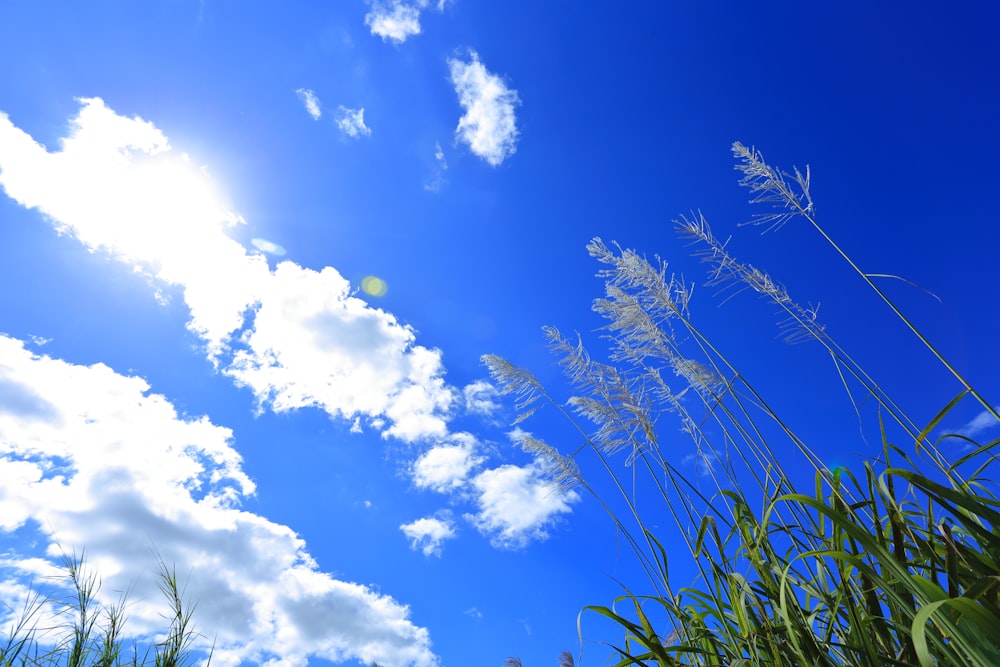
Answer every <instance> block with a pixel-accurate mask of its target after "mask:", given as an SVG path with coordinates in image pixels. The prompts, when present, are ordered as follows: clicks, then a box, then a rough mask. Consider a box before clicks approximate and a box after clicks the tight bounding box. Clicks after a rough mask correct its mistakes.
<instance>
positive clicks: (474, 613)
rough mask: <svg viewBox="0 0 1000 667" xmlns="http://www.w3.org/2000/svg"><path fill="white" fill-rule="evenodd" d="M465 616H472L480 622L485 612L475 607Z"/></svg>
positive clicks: (470, 608)
mask: <svg viewBox="0 0 1000 667" xmlns="http://www.w3.org/2000/svg"><path fill="white" fill-rule="evenodd" d="M465 615H466V616H470V617H472V618H474V619H476V620H479V619H481V618H482V617H483V612H481V611H479V610H478V609H476V608H475V607H469V608H468V609H466V610H465Z"/></svg>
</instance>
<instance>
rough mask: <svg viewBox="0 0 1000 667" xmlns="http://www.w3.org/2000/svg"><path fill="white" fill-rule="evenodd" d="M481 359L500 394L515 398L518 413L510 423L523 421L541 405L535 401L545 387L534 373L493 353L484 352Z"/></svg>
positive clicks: (543, 391) (514, 423)
mask: <svg viewBox="0 0 1000 667" xmlns="http://www.w3.org/2000/svg"><path fill="white" fill-rule="evenodd" d="M481 360H482V362H483V364H485V365H486V368H487V369H488V370H489V372H490V375H492V376H493V381H494V382H496V383H497V389H498V390H499V391H500V394H501V395H512V396H514V398H515V402H514V407H515V408H516V409H517V410H518V411H519V412H520V414H519V415H518V416H517V418H516V419H515V420H514V421H513V422H512V423H511V425H516V424H519V423H521V422H523V421H524V420H525V419H527V418H528V417H530V416H531V415H533V414H534V413H535V411H536V410H538V408H539V407H541V406H538V405H535V403H536V402H537V401H538V399H539V398H541V397H543V396H544V395H545V389H544V387H542V385H541V383H540V382H539V381H538V380H537V379H536V378H535V376H534V375H532V374H531V373H529V372H528V371H526V370H524V369H523V368H518V367H517V366H515V365H514V364H512V363H510V362H509V361H507V360H506V359H504V358H503V357H500V356H497V355H495V354H484V355H483V356H482V357H481Z"/></svg>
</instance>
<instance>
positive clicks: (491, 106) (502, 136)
mask: <svg viewBox="0 0 1000 667" xmlns="http://www.w3.org/2000/svg"><path fill="white" fill-rule="evenodd" d="M469 57H470V60H469V61H468V62H463V61H461V60H458V59H449V60H448V67H449V69H450V71H451V82H452V84H453V85H454V86H455V94H456V95H458V101H459V104H461V105H462V108H463V109H465V114H464V115H463V116H462V117H461V118H460V119H459V121H458V127H457V128H456V129H455V135H456V137H457V138H458V139H459V140H460V141H462V142H464V143H465V144H468V146H469V148H470V149H471V150H472V152H473V153H475V154H476V155H478V156H479V157H481V158H483V159H484V160H486V161H487V162H489V163H490V164H491V165H493V166H494V167H495V166H498V165H499V164H501V163H502V162H503V161H504V160H505V159H506V158H508V157H510V156H511V155H513V154H514V152H515V151H516V150H517V135H518V132H517V123H516V118H515V116H514V109H515V107H517V106H518V105H519V104H520V103H521V101H520V98H518V95H517V91H516V90H513V89H511V88H508V87H507V84H505V83H504V81H503V79H501V78H500V77H499V76H497V75H495V74H492V73H490V72H489V71H487V69H486V68H485V67H483V64H482V63H481V62H479V56H478V55H477V54H476V52H475V51H470V52H469Z"/></svg>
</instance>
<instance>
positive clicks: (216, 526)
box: [0, 336, 443, 667]
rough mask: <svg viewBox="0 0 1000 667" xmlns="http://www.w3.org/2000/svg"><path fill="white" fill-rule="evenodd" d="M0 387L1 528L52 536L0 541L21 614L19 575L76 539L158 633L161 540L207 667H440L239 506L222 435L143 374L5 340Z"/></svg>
mask: <svg viewBox="0 0 1000 667" xmlns="http://www.w3.org/2000/svg"><path fill="white" fill-rule="evenodd" d="M0 392H2V394H3V400H0V531H5V532H9V531H12V530H15V529H20V530H29V529H32V530H37V531H38V533H39V537H40V538H41V541H42V543H43V544H44V545H46V550H45V554H44V555H45V558H44V559H40V558H38V557H37V556H33V555H31V554H18V553H14V552H12V551H11V550H9V549H8V551H7V552H6V553H5V557H4V559H3V561H2V563H0V569H2V570H3V575H4V576H3V585H2V586H0V603H6V604H8V605H13V608H14V609H18V608H19V601H18V600H17V597H18V596H20V595H23V593H24V587H23V584H24V582H26V581H29V580H30V579H31V578H32V576H33V575H36V574H38V573H39V572H41V571H42V570H44V569H45V568H46V567H47V565H46V562H49V563H51V562H52V561H53V560H55V561H56V562H58V559H59V555H60V553H61V552H60V549H62V550H64V551H65V552H67V553H71V552H73V550H75V551H76V552H77V553H80V552H81V551H82V550H83V549H84V548H85V549H86V553H87V559H88V563H90V564H91V565H92V566H93V567H94V568H95V569H96V571H97V572H99V573H100V575H101V577H102V579H103V588H102V590H103V591H105V592H106V594H107V595H108V596H109V597H110V598H111V599H106V600H105V602H106V603H107V602H113V601H114V600H115V599H116V596H117V593H114V591H116V590H130V597H129V599H130V601H131V602H132V604H131V605H130V607H129V610H128V611H129V627H130V629H131V630H132V631H133V632H136V633H139V634H143V633H147V632H151V631H153V630H158V629H160V628H161V627H162V617H161V616H160V611H161V610H162V604H161V603H162V600H161V597H160V594H159V592H158V590H157V586H156V580H155V578H154V577H152V576H151V574H152V573H155V568H156V560H155V556H154V554H153V551H152V549H153V548H154V547H155V549H156V551H158V552H159V554H160V555H161V556H162V557H163V558H164V560H165V561H166V562H167V563H168V564H170V563H174V562H176V563H177V564H178V567H179V568H184V569H186V568H191V574H190V579H189V581H188V583H187V593H188V595H189V596H190V599H192V600H193V601H195V602H196V603H197V611H196V616H195V620H196V623H197V625H198V630H199V631H200V632H201V633H202V634H203V635H204V636H205V637H207V638H214V640H215V648H214V654H213V664H219V665H222V666H223V667H235V665H238V664H240V663H243V662H256V663H264V662H268V663H269V664H281V665H289V666H303V665H305V664H306V662H307V660H308V659H309V658H310V657H313V656H315V657H319V658H325V659H328V660H332V661H337V662H340V661H348V660H358V661H361V662H365V663H369V662H378V663H380V664H385V665H395V666H402V665H417V666H422V667H431V666H433V665H435V664H436V662H437V661H436V658H435V656H434V655H433V653H432V652H431V650H430V641H429V637H428V633H427V630H426V629H424V628H421V627H417V626H415V625H413V623H412V622H411V621H410V619H409V610H408V608H407V607H406V606H404V605H401V604H400V603H398V602H397V601H395V600H393V599H392V598H391V597H388V596H386V595H383V594H380V593H377V592H375V591H373V590H371V589H370V588H368V587H365V586H362V585H359V584H355V583H350V582H345V581H339V580H336V579H334V578H333V577H331V576H330V575H329V574H328V573H325V572H322V571H320V570H319V569H318V566H317V564H316V563H315V562H314V561H313V559H312V558H311V557H310V555H309V553H308V552H307V551H306V548H305V543H304V542H303V540H301V539H300V538H299V537H298V536H297V535H296V534H295V533H294V532H293V531H292V530H291V529H290V528H288V527H287V526H283V525H280V524H276V523H273V522H271V521H268V520H267V519H265V518H263V517H261V516H258V515H256V514H253V513H251V512H247V511H244V510H240V509H239V504H240V501H241V500H242V499H243V498H245V497H247V496H248V495H250V494H253V493H254V484H253V482H252V481H251V480H250V479H249V478H248V477H247V475H246V474H245V473H244V472H243V470H242V467H241V458H240V455H239V454H238V453H237V452H236V450H235V449H234V448H233V446H232V443H231V439H232V433H231V431H230V430H229V429H226V428H223V427H220V426H217V425H215V424H212V423H211V422H210V421H209V420H208V419H207V418H205V417H202V418H200V419H188V418H181V417H179V416H178V414H177V412H176V410H175V409H174V407H173V406H172V405H171V404H170V403H169V402H168V401H167V400H166V399H165V398H164V397H162V396H159V395H156V394H151V393H150V392H149V386H148V384H147V383H146V382H145V381H143V380H142V379H140V378H136V377H125V376H122V375H118V374H117V373H115V372H114V371H112V370H111V369H110V368H108V367H106V366H104V365H101V364H97V365H94V366H78V365H73V364H69V363H66V362H63V361H59V360H56V359H52V358H49V357H46V356H38V355H35V354H33V353H31V352H29V351H28V350H26V349H25V348H24V344H23V343H22V342H21V341H17V340H14V339H11V338H7V337H3V336H0ZM441 539H443V537H442V538H441ZM151 571H152V572H151ZM0 606H2V604H0ZM205 641H206V642H209V641H211V639H206V640H205ZM201 648H207V647H206V646H202V647H201Z"/></svg>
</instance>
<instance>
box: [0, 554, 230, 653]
mask: <svg viewBox="0 0 1000 667" xmlns="http://www.w3.org/2000/svg"><path fill="white" fill-rule="evenodd" d="M61 569H62V575H61V579H62V580H63V581H62V583H63V584H64V589H65V590H68V591H69V593H68V595H65V596H63V597H55V596H44V595H42V594H41V593H39V592H38V591H37V590H36V591H35V592H33V593H32V594H31V595H30V596H28V598H27V599H26V600H25V602H24V605H23V607H22V609H21V611H20V613H19V614H18V615H17V616H16V620H15V621H14V622H13V624H12V625H11V626H10V627H9V629H8V632H7V637H6V641H5V643H3V644H0V667H189V665H191V664H192V663H193V662H194V655H193V651H192V648H193V642H194V641H195V639H197V638H198V637H199V635H198V633H197V632H196V630H195V628H194V624H193V621H192V614H193V612H194V607H193V606H190V605H188V604H187V602H185V600H184V590H183V587H182V586H181V584H180V582H179V580H178V578H177V571H176V569H175V568H173V567H169V566H167V564H166V563H165V562H164V561H163V560H162V559H161V560H160V561H159V572H158V576H159V589H160V592H161V593H162V594H163V596H164V597H165V598H166V600H167V605H168V610H167V612H166V613H165V614H164V620H166V621H167V628H166V630H165V632H163V633H162V634H161V635H160V636H159V638H158V641H153V643H151V644H149V645H147V646H146V647H145V648H143V649H142V652H141V653H140V642H139V640H138V639H137V638H135V637H127V636H126V635H125V634H124V629H125V622H126V614H125V611H126V608H127V606H128V600H127V596H126V595H125V594H122V595H121V596H120V597H119V599H118V600H117V601H116V602H114V603H112V604H110V605H105V604H102V603H100V602H99V600H98V592H99V590H100V582H99V580H98V578H97V576H96V574H94V573H92V572H89V571H88V570H86V568H85V567H84V558H83V557H82V556H80V557H77V556H75V555H74V556H66V557H64V558H63V562H62V566H61ZM210 662H211V654H209V655H208V658H207V660H206V661H205V663H204V665H205V667H207V665H208V664H209V663H210Z"/></svg>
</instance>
